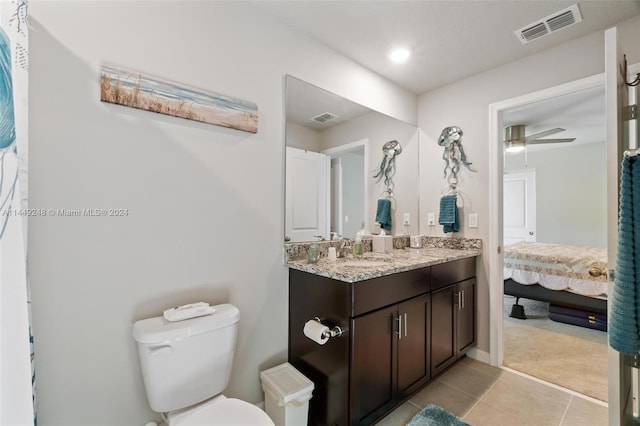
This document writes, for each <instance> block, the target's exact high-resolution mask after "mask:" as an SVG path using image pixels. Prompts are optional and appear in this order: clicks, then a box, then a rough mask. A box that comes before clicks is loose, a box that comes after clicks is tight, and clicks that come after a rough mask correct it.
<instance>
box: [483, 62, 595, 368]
mask: <svg viewBox="0 0 640 426" xmlns="http://www.w3.org/2000/svg"><path fill="white" fill-rule="evenodd" d="M604 84H605V74H604V73H600V74H596V75H593V76H591V77H586V78H582V79H579V80H575V81H572V82H569V83H565V84H560V85H557V86H553V87H549V88H547V89H543V90H539V91H536V92H532V93H528V94H525V95H522V96H517V97H514V98H510V99H506V100H503V101H500V102H496V103H492V104H490V105H489V361H490V363H491V365H493V366H501V365H502V363H503V356H504V354H503V318H502V313H503V295H504V286H503V280H504V277H503V270H502V268H503V257H502V245H503V241H502V240H503V223H504V220H503V210H502V209H503V205H502V190H503V181H502V179H503V173H504V159H503V150H502V128H503V124H502V123H503V120H502V114H503V111H505V110H507V109H509V108H514V107H519V106H522V105H526V104H530V103H533V102H538V101H542V100H545V99H549V98H554V97H558V96H562V95H568V94H572V93H576V92H580V91H582V90H587V89H591V88H596V87H603V86H604Z"/></svg>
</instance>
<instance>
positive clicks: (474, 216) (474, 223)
mask: <svg viewBox="0 0 640 426" xmlns="http://www.w3.org/2000/svg"><path fill="white" fill-rule="evenodd" d="M477 227H478V213H469V228H477Z"/></svg>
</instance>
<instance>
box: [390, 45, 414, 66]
mask: <svg viewBox="0 0 640 426" xmlns="http://www.w3.org/2000/svg"><path fill="white" fill-rule="evenodd" d="M387 56H388V57H389V59H390V60H391V62H395V63H396V64H399V63H401V62H404V61H406V60H407V59H408V58H409V56H411V51H410V50H409V49H408V48H406V47H396V48H395V49H391V50H390V51H389V53H388V55H387Z"/></svg>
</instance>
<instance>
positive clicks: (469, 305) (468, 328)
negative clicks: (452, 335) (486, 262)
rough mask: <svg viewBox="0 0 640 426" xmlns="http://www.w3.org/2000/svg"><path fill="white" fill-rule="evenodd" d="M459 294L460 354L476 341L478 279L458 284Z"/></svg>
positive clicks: (458, 333) (458, 345)
mask: <svg viewBox="0 0 640 426" xmlns="http://www.w3.org/2000/svg"><path fill="white" fill-rule="evenodd" d="M456 292H458V294H459V298H460V299H459V300H460V305H459V306H458V311H457V314H458V321H457V324H456V332H457V339H456V340H457V349H458V356H460V355H461V354H462V352H464V351H465V350H466V349H468V348H469V347H470V346H471V345H473V344H474V343H475V341H476V281H475V279H471V280H466V281H463V282H461V283H458V284H457V285H456Z"/></svg>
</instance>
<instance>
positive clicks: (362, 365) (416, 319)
mask: <svg viewBox="0 0 640 426" xmlns="http://www.w3.org/2000/svg"><path fill="white" fill-rule="evenodd" d="M430 302H431V299H430V297H429V295H428V294H425V295H422V296H418V297H414V298H412V299H409V300H407V301H405V302H402V303H399V304H396V305H392V306H391V307H387V308H383V309H380V310H377V311H374V312H371V313H368V314H365V315H362V316H360V317H357V318H354V319H353V320H352V322H351V324H352V325H351V333H352V336H353V345H352V348H353V351H352V358H351V401H352V402H351V405H352V410H351V424H354V425H360V424H362V425H367V424H371V423H372V422H373V421H375V420H377V419H379V418H380V417H381V416H382V415H384V414H385V413H387V412H388V411H389V410H390V409H392V408H393V407H394V406H395V405H396V404H397V403H398V401H400V400H402V399H404V398H405V397H407V396H410V395H411V394H412V393H413V392H414V391H415V390H417V389H419V388H420V387H421V386H422V385H424V384H425V383H426V382H427V381H428V380H429V350H428V342H429V324H428V322H429V314H430V309H429V305H430Z"/></svg>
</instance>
